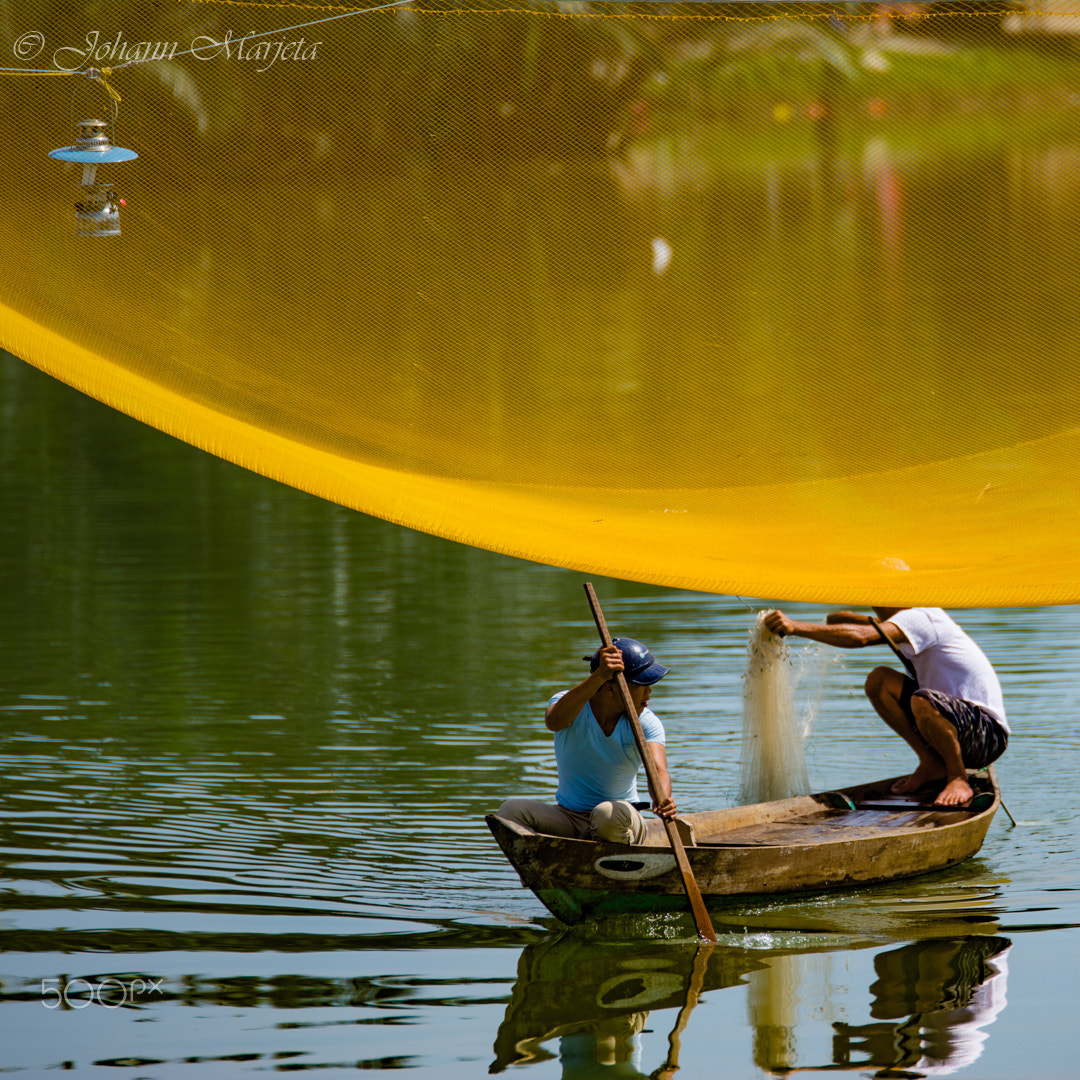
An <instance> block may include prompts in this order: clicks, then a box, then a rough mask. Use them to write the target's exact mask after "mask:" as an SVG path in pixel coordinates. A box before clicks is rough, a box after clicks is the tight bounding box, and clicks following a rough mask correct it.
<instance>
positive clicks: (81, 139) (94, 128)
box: [49, 120, 139, 165]
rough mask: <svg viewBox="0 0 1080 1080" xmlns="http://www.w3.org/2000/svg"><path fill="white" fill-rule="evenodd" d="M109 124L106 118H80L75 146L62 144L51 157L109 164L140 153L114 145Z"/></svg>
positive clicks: (134, 156) (51, 151)
mask: <svg viewBox="0 0 1080 1080" xmlns="http://www.w3.org/2000/svg"><path fill="white" fill-rule="evenodd" d="M108 126H109V125H108V124H107V123H106V122H105V121H104V120H80V121H79V122H78V123H77V124H76V125H75V127H76V128H77V129H78V134H77V135H76V136H75V145H74V146H61V147H60V148H59V149H58V150H50V151H49V157H51V158H57V159H58V160H59V161H78V162H81V163H82V164H83V165H107V164H109V163H110V162H113V161H131V160H132V158H137V157H138V156H139V155H138V154H137V153H135V151H134V150H127V149H125V148H124V147H123V146H113V145H112V143H110V142H109V136H108V135H107V134H106V133H105V129H106V128H107V127H108Z"/></svg>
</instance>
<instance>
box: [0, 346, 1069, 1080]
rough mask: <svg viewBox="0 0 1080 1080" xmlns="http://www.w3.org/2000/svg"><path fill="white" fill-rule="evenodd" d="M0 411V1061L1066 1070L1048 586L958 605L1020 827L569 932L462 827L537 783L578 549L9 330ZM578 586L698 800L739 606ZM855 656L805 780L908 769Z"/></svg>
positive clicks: (1062, 843)
mask: <svg viewBox="0 0 1080 1080" xmlns="http://www.w3.org/2000/svg"><path fill="white" fill-rule="evenodd" d="M0 412H2V418H3V424H2V427H0V467H2V476H3V482H2V484H0V565H2V567H3V581H4V588H3V590H2V593H0V646H2V656H3V663H2V665H0V755H2V765H3V768H2V779H0V793H2V794H0V798H2V804H0V805H2V807H3V816H2V818H0V850H2V853H3V855H2V857H3V860H4V870H3V884H2V888H3V895H4V909H5V910H4V912H3V914H2V916H0V949H2V950H3V954H2V955H0V1024H2V1030H3V1033H4V1034H3V1042H2V1048H0V1066H3V1067H4V1068H6V1069H8V1070H11V1071H12V1072H13V1073H14V1074H15V1075H39V1074H44V1073H46V1072H47V1071H50V1070H56V1069H76V1070H81V1071H84V1072H88V1073H89V1074H90V1075H94V1076H108V1075H113V1074H114V1072H115V1075H117V1076H140V1077H142V1076H145V1077H181V1076H182V1077H199V1076H203V1077H207V1078H215V1080H216V1078H218V1077H232V1076H240V1075H250V1074H256V1073H263V1072H266V1071H267V1070H270V1071H277V1070H290V1071H291V1070H303V1069H317V1070H320V1071H321V1073H322V1074H324V1075H326V1074H329V1075H333V1074H335V1073H345V1072H352V1071H354V1070H356V1069H358V1068H360V1069H374V1068H407V1069H412V1070H413V1071H414V1073H416V1074H420V1075H430V1076H433V1077H434V1076H439V1077H471V1076H477V1075H483V1074H485V1073H486V1072H487V1071H488V1069H489V1067H490V1068H495V1069H502V1068H511V1067H513V1068H518V1069H525V1070H527V1075H528V1076H529V1077H531V1078H533V1080H542V1078H544V1077H559V1076H567V1077H569V1076H575V1077H586V1076H588V1077H593V1076H640V1075H648V1074H651V1073H653V1072H654V1070H657V1069H659V1068H660V1067H661V1066H663V1065H664V1063H665V1061H667V1063H668V1064H669V1065H670V1064H671V1061H670V1060H669V1055H671V1054H672V1053H674V1055H675V1058H676V1059H677V1061H678V1064H679V1065H680V1066H681V1075H682V1076H688V1077H691V1076H703V1077H704V1076H717V1075H723V1076H726V1077H735V1078H740V1077H754V1076H758V1075H761V1074H762V1070H763V1069H781V1068H790V1067H803V1066H816V1067H822V1066H829V1069H828V1070H827V1071H830V1072H831V1071H832V1070H833V1069H835V1070H836V1072H837V1075H839V1074H840V1072H842V1071H844V1069H846V1068H850V1067H852V1066H855V1065H860V1066H861V1067H862V1069H863V1072H864V1073H865V1074H869V1073H870V1072H872V1071H873V1067H874V1066H876V1067H879V1068H880V1067H884V1066H886V1065H888V1064H890V1063H897V1064H898V1065H900V1066H902V1067H906V1068H908V1069H909V1070H914V1073H915V1074H919V1075H921V1074H922V1073H925V1072H926V1070H927V1062H928V1061H929V1060H930V1058H929V1057H928V1056H927V1055H928V1054H931V1053H938V1054H939V1056H941V1055H944V1059H945V1060H950V1058H949V1055H950V1054H951V1055H952V1057H951V1060H952V1061H953V1063H954V1067H955V1070H958V1071H960V1072H961V1074H962V1075H971V1076H979V1077H1003V1078H1016V1080H1020V1078H1024V1077H1028V1076H1032V1075H1038V1076H1040V1077H1062V1078H1064V1077H1068V1076H1071V1075H1075V1073H1074V1066H1073V1062H1074V1058H1075V1054H1074V1051H1073V1049H1072V1047H1073V1044H1072V1041H1071V1033H1070V1029H1069V1024H1070V1017H1071V1015H1072V1012H1073V1006H1074V1004H1075V1001H1076V995H1075V990H1074V989H1073V987H1074V980H1073V978H1072V968H1073V967H1074V965H1075V962H1076V960H1077V958H1078V957H1080V949H1078V944H1080V937H1078V934H1077V930H1076V927H1077V925H1080V906H1078V903H1077V890H1078V888H1080V876H1078V873H1077V852H1078V843H1077V824H1078V817H1080V814H1078V811H1077V808H1076V806H1075V800H1073V799H1072V798H1071V794H1070V793H1071V789H1072V787H1073V783H1072V772H1073V769H1072V757H1073V756H1074V754H1075V747H1076V745H1077V734H1078V732H1077V728H1078V720H1077V715H1076V711H1077V709H1076V707H1077V699H1078V696H1080V662H1078V660H1077V656H1078V655H1080V654H1078V651H1077V644H1078V639H1080V619H1078V617H1077V615H1076V613H1075V612H1074V611H1073V610H1072V609H1046V610H1021V611H1006V610H998V611H972V612H967V613H964V614H963V615H962V616H961V619H962V621H963V623H964V625H965V626H966V627H967V628H968V629H969V630H970V631H971V632H972V633H973V635H974V636H975V637H976V638H977V640H979V641H980V642H981V644H982V645H983V646H984V648H985V649H986V650H987V652H988V653H989V654H990V656H991V658H992V659H993V660H994V662H995V664H996V665H997V667H998V670H999V672H1000V673H1001V676H1002V681H1003V684H1004V688H1005V693H1006V700H1007V703H1008V707H1009V711H1010V718H1011V721H1012V723H1013V727H1014V730H1015V732H1016V735H1015V738H1014V740H1013V744H1012V746H1011V747H1010V749H1009V751H1008V754H1007V755H1006V757H1005V758H1004V759H1003V761H1002V763H1001V766H1000V769H999V774H1000V776H1001V780H1002V784H1003V788H1004V793H1005V799H1006V803H1007V804H1008V807H1009V809H1010V811H1011V812H1012V814H1013V815H1014V816H1015V817H1016V818H1017V819H1018V821H1019V822H1020V824H1019V825H1018V826H1016V827H1015V828H1013V827H1010V826H1009V823H1008V819H1007V818H1005V816H1004V815H1000V814H999V816H998V819H997V820H996V821H995V823H994V825H993V826H992V828H991V831H990V834H989V837H988V839H987V843H986V845H985V846H984V848H983V850H982V852H981V853H980V855H979V856H978V857H977V858H976V859H974V860H972V861H971V862H969V863H968V864H966V865H964V866H963V867H961V868H958V869H956V870H954V871H951V872H948V873H945V874H938V875H934V876H932V877H930V878H927V879H922V880H918V881H913V882H908V883H906V884H903V885H900V886H896V887H883V888H876V889H871V890H864V891H861V892H859V893H858V894H854V895H834V896H824V897H816V898H809V899H801V900H798V901H790V902H780V901H774V902H770V903H767V904H749V905H746V906H743V907H738V908H735V909H732V910H728V911H725V912H722V913H718V914H717V917H716V924H717V929H718V931H719V934H720V938H721V944H720V947H719V948H718V949H717V950H715V952H714V953H713V954H712V955H711V956H710V957H708V958H707V959H703V958H701V957H697V959H696V960H695V953H696V950H695V946H694V944H693V932H692V928H691V926H690V923H689V922H688V921H687V920H684V919H679V918H669V919H658V920H638V921H636V922H635V921H632V920H631V921H628V922H614V923H611V924H605V925H603V926H593V927H584V928H582V929H580V930H579V931H575V932H574V933H566V932H564V931H562V930H561V929H560V928H559V927H558V926H557V924H555V923H554V921H553V920H552V919H551V918H550V917H549V916H547V914H546V912H545V911H544V910H543V909H542V908H541V907H540V905H539V904H538V903H537V901H536V900H535V899H534V898H533V897H532V895H531V894H529V893H527V892H526V891H525V890H523V889H522V888H521V887H520V885H519V884H518V882H517V879H516V876H515V875H514V873H513V872H512V870H510V868H509V867H508V865H507V864H506V863H505V862H504V861H503V859H502V856H501V855H500V853H499V852H498V850H497V849H496V848H495V846H494V843H493V842H492V840H491V839H490V837H489V835H488V834H487V831H486V829H485V827H484V825H483V820H482V815H483V812H484V811H485V810H489V809H492V808H493V807H495V806H496V805H498V803H499V802H500V801H501V800H502V799H503V798H504V797H505V796H507V795H511V794H532V795H538V796H541V797H551V795H552V794H553V792H554V782H555V774H554V768H553V761H552V755H551V747H550V738H549V736H548V735H547V733H546V732H545V730H544V728H543V724H542V721H541V715H542V709H543V703H544V701H545V700H546V698H547V697H548V695H549V694H550V693H551V692H552V691H553V690H555V689H558V688H560V687H563V686H566V685H568V684H569V683H570V682H572V681H574V680H576V679H577V678H578V677H579V675H580V673H581V671H582V664H581V662H580V657H581V656H582V655H584V653H586V652H587V651H589V650H591V649H592V647H593V633H594V631H593V628H592V625H591V622H590V618H589V612H588V609H587V607H586V605H585V601H584V595H583V592H582V589H581V581H582V579H581V578H580V576H579V575H576V574H573V573H570V572H566V571H561V570H556V569H551V568H545V567H540V566H535V565H531V564H526V563H521V562H516V561H513V560H509V559H506V558H502V557H499V556H496V555H492V554H488V553H484V552H480V551H475V550H471V549H467V548H463V547H459V546H456V545H452V544H449V543H446V542H443V541H439V540H436V539H432V538H429V537H425V536H422V535H418V534H415V533H411V532H408V531H406V530H402V529H400V528H396V527H393V526H390V525H386V524H383V523H380V522H377V521H374V520H371V519H367V518H363V517H361V516H358V515H356V514H353V513H350V512H347V511H344V510H342V509H340V508H336V507H334V506H331V505H328V504H326V503H322V502H320V501H318V500H316V499H313V498H311V497H308V496H305V495H303V494H300V493H298V492H295V491H292V490H290V489H286V488H283V487H281V486H280V485H276V484H274V483H273V482H271V481H268V480H264V479H261V478H259V477H256V476H254V475H251V474H248V473H245V472H242V471H240V470H238V469H236V468H234V467H232V466H229V465H226V464H224V463H222V462H219V461H217V460H216V459H213V458H210V457H208V456H206V455H204V454H202V453H201V452H198V451H196V450H193V449H191V448H189V447H186V446H184V445H182V444H179V443H177V442H175V441H173V440H171V439H169V438H168V437H166V436H164V435H160V434H157V433H155V432H153V431H150V430H149V429H146V428H144V427H142V426H140V425H138V424H136V423H135V422H133V421H130V420H128V419H126V418H124V417H122V416H120V415H118V414H115V413H113V412H111V411H110V410H108V409H106V408H105V407H103V406H100V405H98V404H96V403H94V402H91V401H89V400H87V399H85V398H83V397H81V396H80V395H78V394H76V393H75V392H73V391H71V390H68V389H67V388H65V387H62V386H60V385H59V384H57V383H55V382H53V381H52V380H50V379H48V378H47V377H45V376H43V375H41V374H40V373H38V372H36V371H34V370H33V369H31V368H29V367H27V366H26V365H24V364H22V363H21V362H20V361H17V360H15V359H14V358H10V357H5V358H4V360H3V362H2V364H0ZM596 585H597V588H598V591H599V593H600V596H601V599H602V601H603V602H604V604H605V609H606V612H607V616H608V621H609V623H610V624H611V625H612V627H613V628H614V629H615V631H616V632H626V633H633V634H634V635H636V636H639V637H641V638H642V639H644V640H645V641H647V642H649V643H650V644H652V646H653V647H654V649H655V651H656V652H657V654H658V656H660V657H661V659H662V660H663V661H664V662H665V663H668V664H670V665H671V666H672V667H673V669H674V671H673V673H672V675H671V676H670V677H669V678H668V679H667V680H665V681H664V683H663V685H662V687H661V688H660V689H659V690H658V692H657V694H656V695H655V696H654V707H655V708H656V710H657V712H658V713H659V714H660V715H661V716H662V717H663V718H664V720H665V721H666V724H667V727H668V738H669V760H670V762H671V765H672V770H673V775H674V777H675V785H676V793H677V797H678V799H679V801H680V804H681V805H682V806H684V807H685V808H698V809H704V808H708V807H715V806H723V805H728V804H729V803H730V802H731V801H732V799H733V797H734V794H735V791H736V790H737V787H738V756H739V746H740V722H741V719H740V718H741V674H742V670H743V666H744V655H745V646H746V641H747V634H748V630H749V627H750V624H751V619H752V616H751V613H750V611H748V609H747V606H746V605H745V604H744V603H743V602H741V601H740V600H739V599H737V598H734V597H717V596H705V595H697V594H691V593H683V592H674V591H669V590H664V589H659V588H652V587H645V586H639V585H633V584H627V583H619V582H613V581H604V580H598V581H597V582H596ZM751 604H752V606H754V607H758V606H761V605H760V603H759V602H756V601H751ZM792 610H793V611H799V612H802V613H804V614H807V615H812V614H814V613H816V609H813V608H810V607H806V606H802V607H800V606H796V607H793V608H792ZM880 659H881V658H880V657H877V656H875V657H873V659H871V658H869V657H864V656H861V655H845V656H844V657H843V663H842V664H839V663H838V664H836V665H832V666H831V669H830V670H829V673H828V677H827V680H826V684H825V692H824V698H823V701H822V704H821V708H820V710H819V713H818V716H817V719H816V720H815V722H814V726H813V730H812V732H811V735H810V738H809V740H808V743H807V757H808V764H809V768H810V774H811V782H812V784H813V786H814V787H815V788H820V787H830V786H834V785H836V784H839V783H844V782H855V781H858V780H862V779H871V778H874V777H877V776H880V775H883V774H891V773H895V772H899V771H901V770H902V769H904V768H905V767H906V765H907V759H906V757H905V755H904V753H903V752H902V751H901V750H900V748H899V747H898V745H897V743H896V741H895V740H894V739H891V738H889V737H888V736H887V735H885V734H884V733H883V731H880V730H878V728H877V726H876V725H875V723H874V722H872V721H871V720H870V719H869V717H868V715H867V707H866V706H865V704H864V702H863V700H862V698H861V694H860V692H859V687H860V686H861V683H862V679H863V675H864V672H865V671H866V670H867V668H868V667H869V666H870V664H871V663H872V662H874V661H879V660H880ZM695 965H696V966H695ZM695 973H696V974H695ZM695 979H696V982H695ZM692 986H697V987H700V993H699V994H697V995H696V996H695V995H694V994H691V995H690V997H689V999H688V991H689V990H690V989H691V987H692ZM1006 991H1007V992H1006ZM688 1000H689V1001H690V1003H691V1004H692V1005H693V1004H695V1003H696V1007H694V1008H693V1009H692V1010H687V1009H686V1008H685V1006H686V1005H687V1002H688ZM56 1005H59V1006H60V1007H58V1008H53V1007H52V1006H56ZM979 1010H981V1012H980V1011H979ZM972 1015H974V1016H975V1017H976V1022H982V1023H983V1024H984V1025H985V1026H983V1027H981V1028H977V1027H976V1028H974V1029H973V1028H972V1026H971V1024H967V1025H966V1026H965V1021H970V1020H971V1018H972ZM680 1017H681V1020H680ZM912 1017H917V1018H921V1019H916V1020H912ZM677 1025H679V1026H681V1033H677V1034H676V1037H675V1039H674V1042H673V1043H669V1036H670V1035H671V1034H672V1032H673V1031H674V1030H675V1029H676V1028H677ZM920 1025H921V1030H922V1034H921V1035H919V1034H918V1031H919V1030H920ZM973 1030H974V1031H975V1033H976V1034H975V1036H974V1037H972V1031H973ZM913 1032H914V1033H915V1034H913ZM980 1039H981V1041H980ZM1036 1046H1037V1047H1038V1050H1037V1059H1036V1058H1035V1053H1036V1052H1035V1049H1034V1048H1035V1047H1036ZM897 1047H900V1049H899V1050H898V1049H896V1048H897ZM973 1047H974V1050H973V1049H972V1048H973ZM935 1048H936V1049H935ZM973 1052H974V1053H975V1055H976V1063H975V1064H973V1065H970V1066H968V1067H966V1070H965V1069H964V1068H963V1067H962V1066H961V1065H959V1064H957V1062H960V1061H962V1060H964V1055H965V1054H966V1055H968V1057H970V1055H971V1054H972V1053H973ZM912 1054H914V1057H912ZM905 1055H906V1056H905ZM1033 1060H1036V1061H1037V1071H1036V1066H1035V1065H1034V1064H1033ZM920 1061H922V1065H919V1062H920ZM515 1062H516V1063H517V1064H514V1063H515ZM598 1062H599V1063H598ZM603 1062H607V1063H608V1064H606V1065H605V1064H602V1063H603ZM920 1070H921V1071H920Z"/></svg>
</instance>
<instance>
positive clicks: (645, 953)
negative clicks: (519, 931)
mask: <svg viewBox="0 0 1080 1080" xmlns="http://www.w3.org/2000/svg"><path fill="white" fill-rule="evenodd" d="M760 966H761V963H760V961H759V960H758V959H757V958H756V957H755V956H754V955H753V954H752V953H748V952H747V951H746V950H742V949H734V948H723V947H720V948H710V947H708V946H704V945H694V944H686V943H684V944H681V945H676V944H671V943H669V944H668V945H666V946H659V945H655V944H654V945H652V946H649V945H645V946H642V945H641V944H640V943H633V944H630V943H612V944H602V943H597V942H591V943H590V942H587V941H585V940H583V939H582V938H580V937H578V936H577V935H574V934H567V935H562V936H555V937H553V938H551V939H549V940H547V941H544V942H541V943H538V944H536V945H528V946H526V947H525V949H523V950H522V953H521V957H520V959H519V961H518V977H517V982H516V983H515V984H514V991H513V996H512V998H511V1001H510V1005H509V1006H508V1008H507V1010H506V1017H505V1019H504V1020H503V1023H502V1025H501V1026H500V1028H499V1033H498V1036H497V1038H496V1040H495V1060H494V1062H492V1064H491V1068H490V1071H491V1072H493V1073H496V1072H502V1071H503V1070H504V1069H506V1068H507V1067H508V1066H510V1065H526V1064H531V1063H534V1062H538V1061H543V1060H547V1059H550V1058H551V1057H552V1056H553V1054H552V1052H551V1051H550V1050H548V1049H547V1048H546V1047H545V1046H544V1044H545V1043H547V1042H549V1041H551V1040H553V1039H558V1040H559V1058H560V1060H561V1062H562V1065H563V1073H562V1075H563V1077H564V1080H567V1078H575V1080H584V1078H586V1077H590V1076H594V1075H604V1076H627V1077H639V1076H644V1075H645V1074H644V1073H643V1072H642V1071H641V1041H640V1038H639V1036H640V1034H641V1032H642V1031H643V1030H644V1028H645V1024H646V1022H647V1021H648V1018H649V1014H650V1012H652V1011H654V1010H664V1009H672V1008H678V1009H679V1010H680V1011H679V1014H678V1017H677V1019H676V1021H675V1024H674V1027H673V1028H672V1034H671V1036H670V1037H669V1053H668V1058H667V1060H666V1061H665V1063H664V1065H663V1066H661V1069H666V1070H667V1071H673V1070H674V1069H676V1068H677V1067H678V1049H679V1038H678V1037H679V1034H680V1033H681V1031H682V1030H683V1029H684V1028H685V1026H686V1023H687V1021H688V1019H689V1015H690V1012H691V1011H692V1010H693V1007H694V1005H695V1004H696V1003H697V1000H698V997H699V996H700V994H701V992H702V991H703V990H706V989H719V988H721V987H725V986H735V985H737V984H738V983H740V982H741V981H742V979H743V977H744V975H745V974H746V973H747V972H748V971H752V970H755V969H756V968H759V967H760ZM607 1070H611V1071H607Z"/></svg>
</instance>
